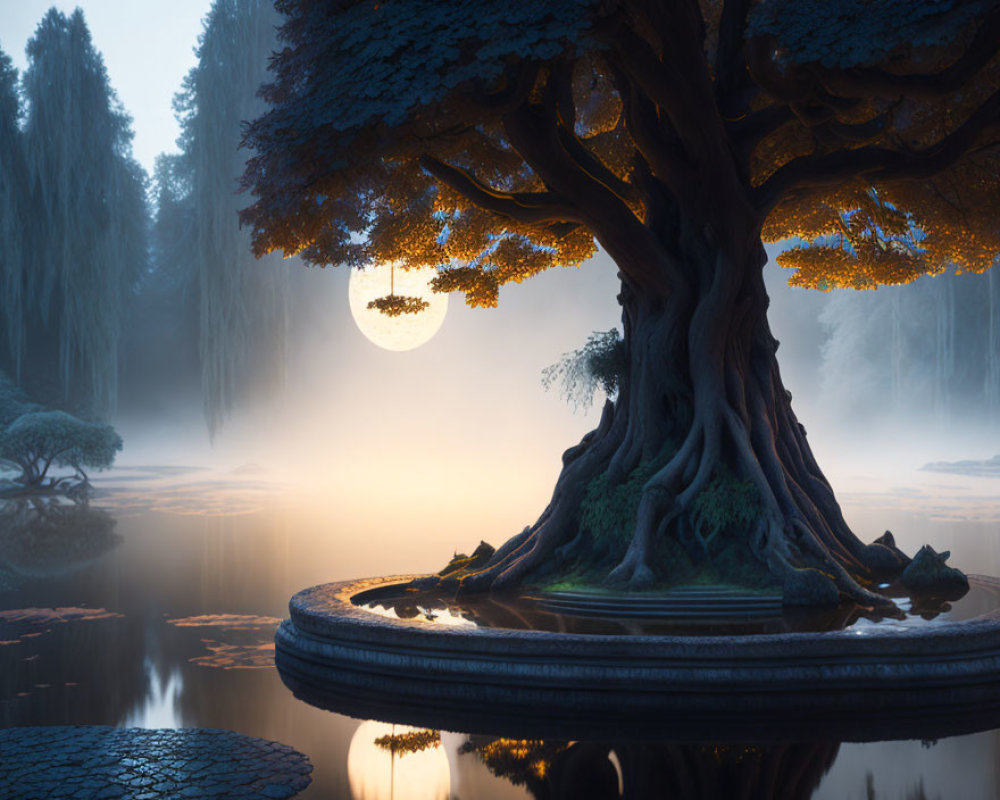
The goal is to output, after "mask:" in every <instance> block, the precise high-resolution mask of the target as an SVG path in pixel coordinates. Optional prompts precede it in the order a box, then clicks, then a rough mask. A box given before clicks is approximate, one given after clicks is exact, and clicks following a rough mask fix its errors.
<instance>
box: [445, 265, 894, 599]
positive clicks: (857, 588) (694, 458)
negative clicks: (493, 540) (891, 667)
mask: <svg viewBox="0 0 1000 800" xmlns="http://www.w3.org/2000/svg"><path fill="white" fill-rule="evenodd" d="M723 262H724V257H723V256H722V255H721V254H718V255H717V256H716V258H715V259H712V260H708V259H705V260H704V262H703V265H702V268H701V271H700V273H699V280H700V282H701V285H703V286H705V287H708V288H707V289H706V291H705V292H704V294H703V295H702V296H701V298H700V299H699V300H698V301H697V302H688V301H691V298H693V297H695V296H696V294H697V293H695V292H692V291H690V289H691V287H690V286H689V287H687V290H685V291H681V290H683V289H684V287H683V286H681V287H680V289H681V290H679V291H678V293H677V295H676V297H674V298H672V299H671V300H669V301H667V302H665V303H655V302H653V303H651V302H649V301H648V298H642V297H639V296H637V295H636V294H635V293H633V292H631V291H630V289H629V286H628V283H627V281H623V292H622V297H621V298H620V299H621V300H622V303H623V309H624V312H623V320H624V324H625V334H626V336H625V343H626V349H627V351H628V363H629V369H628V373H627V374H626V375H623V376H621V381H620V391H619V396H618V397H617V399H616V401H615V402H614V403H613V404H612V403H611V402H608V403H607V404H606V405H605V407H604V411H603V413H602V416H601V421H600V424H599V425H598V427H597V428H596V429H595V430H594V431H592V432H591V433H589V434H587V436H585V437H584V439H583V440H582V441H581V442H580V444H578V445H576V446H575V447H573V448H570V449H569V450H567V451H566V453H565V454H564V455H563V464H564V466H563V471H562V474H561V475H560V477H559V480H558V482H557V484H556V487H555V491H554V492H553V495H552V500H551V501H550V503H549V505H548V507H547V508H546V509H545V511H544V513H543V514H542V515H541V517H539V519H538V521H537V522H536V523H535V524H534V525H532V526H530V527H528V528H525V529H524V530H523V531H522V532H521V533H520V534H518V535H516V536H514V537H513V538H512V539H510V540H509V541H508V542H507V543H505V544H504V545H503V546H502V547H500V549H499V550H497V551H496V552H495V553H494V554H493V556H492V558H491V559H490V560H489V561H488V563H486V565H485V566H483V567H482V568H481V569H479V570H477V571H470V572H469V573H467V574H464V575H462V576H460V577H461V591H463V592H475V591H484V590H501V589H508V588H511V587H515V586H518V585H520V584H524V583H531V582H533V581H535V580H536V579H537V578H538V576H539V575H545V574H548V575H550V576H551V575H553V573H555V575H556V577H558V575H559V574H562V573H565V572H566V571H567V570H568V571H570V572H572V571H573V570H576V572H577V574H583V573H586V575H587V578H588V580H591V581H593V580H597V581H603V582H604V583H606V584H609V585H613V586H618V587H625V588H628V589H630V590H639V589H646V588H648V587H650V586H653V585H655V584H669V583H671V582H672V581H673V580H674V579H675V577H673V573H672V569H673V565H672V564H671V563H669V559H667V561H664V556H663V553H664V552H672V553H675V554H677V553H680V554H681V555H682V556H683V558H684V559H689V561H690V563H694V562H698V563H702V564H707V566H708V567H709V568H711V567H712V565H713V560H714V559H716V558H717V557H719V556H718V554H719V553H724V552H726V549H727V548H728V549H729V552H730V556H729V558H730V562H732V561H733V560H734V559H735V560H737V561H739V562H740V566H747V568H748V569H749V568H752V569H755V570H757V574H759V575H761V576H763V578H762V580H765V581H766V582H767V583H768V584H769V585H771V586H778V587H783V588H784V591H785V595H786V602H788V601H789V600H790V596H789V592H792V593H795V592H799V593H801V587H803V586H805V587H806V589H807V590H808V591H806V595H805V596H804V597H800V598H798V599H795V598H791V601H792V602H800V601H801V602H804V603H809V602H811V600H810V596H809V592H814V593H815V595H816V597H825V598H826V600H829V599H830V598H831V597H832V598H833V600H834V602H836V599H837V598H838V597H839V598H847V599H848V600H851V601H853V602H855V603H858V604H860V605H862V606H866V607H889V606H891V605H892V603H891V600H889V598H887V597H885V596H883V595H881V594H879V593H878V592H877V591H873V587H875V586H876V585H877V583H878V582H879V581H881V580H884V579H886V578H890V579H891V578H893V577H896V576H898V575H899V574H900V572H901V571H902V570H903V568H904V567H905V566H906V565H907V563H908V562H909V559H908V558H907V556H906V555H905V554H903V553H902V552H901V551H899V550H898V549H897V548H896V547H895V545H894V544H893V543H892V541H891V540H884V541H879V542H877V543H873V544H869V545H866V544H864V543H862V542H861V541H860V540H859V539H858V538H857V537H856V536H855V535H854V533H853V532H852V531H851V530H850V528H849V527H848V525H847V523H846V522H845V521H844V518H843V514H842V513H841V511H840V507H839V505H838V504H837V501H836V499H835V497H834V494H833V490H832V489H831V488H830V485H829V483H828V482H827V481H826V479H825V478H824V476H823V473H822V471H821V470H820V469H819V467H818V465H817V464H816V461H815V459H814V458H813V456H812V452H811V450H810V448H809V445H808V443H807V442H806V438H805V430H804V428H803V427H802V426H801V425H800V424H799V423H798V420H797V419H796V418H795V415H794V413H793V412H792V409H791V404H790V395H789V394H788V393H787V392H786V391H785V389H784V386H783V384H782V382H781V377H780V374H779V371H778V365H777V361H776V359H775V351H776V350H777V342H776V341H775V340H774V338H773V337H772V336H771V334H770V331H769V329H768V326H767V322H766V313H765V312H766V307H767V297H766V294H765V293H764V289H763V282H762V280H761V279H760V274H759V268H758V269H757V270H756V271H755V270H754V269H753V268H751V269H749V270H747V271H745V272H743V273H742V279H741V280H742V282H740V281H736V282H733V281H732V280H730V281H728V282H727V281H726V280H724V279H723V276H730V277H731V276H732V275H734V274H735V275H739V274H741V273H740V271H739V270H734V269H732V268H731V265H727V264H725V263H723ZM761 263H763V262H762V261H761ZM685 303H687V305H685ZM685 319H686V320H687V322H684V320H685ZM719 320H729V321H730V322H729V325H728V327H727V326H724V325H723V326H720V325H719ZM650 465H652V466H650ZM640 469H642V470H644V471H642V472H641V473H640V472H639V470H640ZM636 475H642V476H648V477H645V478H644V479H643V480H644V482H642V483H641V484H630V483H629V482H630V481H635V480H636V478H635V476H636ZM598 479H599V480H600V481H601V483H600V484H599V486H600V487H601V491H603V493H604V494H605V495H610V494H611V493H613V492H615V491H618V490H619V489H621V488H622V487H627V486H630V485H635V486H640V490H639V493H638V496H637V498H636V499H635V501H634V504H632V505H631V506H630V508H631V511H630V512H628V513H630V514H631V516H630V517H629V519H628V523H627V524H630V525H631V532H630V535H628V537H627V540H625V541H618V540H615V541H611V540H609V539H608V538H607V537H608V536H609V535H610V534H609V532H608V531H604V530H588V529H587V528H586V526H585V525H584V524H583V523H582V522H581V520H582V516H583V509H584V508H585V507H587V504H588V503H589V504H591V505H593V503H594V502H604V501H607V502H611V501H610V499H609V497H596V498H595V496H594V492H593V491H591V487H593V486H597V485H598V484H595V483H594V482H595V481H597V480H598ZM727 481H728V483H727ZM733 486H735V487H736V489H739V491H743V487H748V488H747V491H750V492H751V495H752V498H753V499H752V500H746V499H745V497H749V496H750V495H746V496H744V495H741V494H739V492H736V490H735V489H733V488H732V487H733ZM727 487H728V488H727ZM727 491H729V492H730V493H731V494H732V493H733V492H736V493H735V494H732V497H735V498H741V497H742V498H744V499H743V500H734V499H732V497H731V498H730V499H728V500H727V497H729V495H726V494H725V493H726V492H727ZM720 493H721V494H720ZM630 502H631V501H630ZM739 502H742V503H743V506H742V507H740V506H738V503H739ZM726 503H729V506H727V505H726ZM734 503H736V504H737V505H736V506H733V504H734ZM713 504H714V505H713ZM748 504H749V505H748ZM730 506H732V507H730ZM616 508H617V506H616ZM727 509H728V510H727ZM724 512H725V513H724ZM751 512H752V514H751ZM616 513H617V512H616ZM621 513H625V512H621ZM706 514H708V515H709V516H711V515H712V514H714V515H715V517H713V519H714V521H713V522H711V523H705V520H704V516H705V515H706ZM726 514H728V515H729V516H728V517H727V516H726ZM720 515H721V516H720ZM622 524H626V523H625V522H624V521H622ZM665 547H666V548H667V550H666V551H665V550H664V548H665ZM670 548H673V549H670ZM742 562H746V564H743V563H742ZM720 569H721V568H720ZM726 569H729V567H726ZM560 570H561V571H562V573H560ZM723 572H724V570H723ZM713 574H719V572H718V570H716V573H713ZM726 578H727V576H726V575H725V574H722V575H721V579H722V580H726Z"/></svg>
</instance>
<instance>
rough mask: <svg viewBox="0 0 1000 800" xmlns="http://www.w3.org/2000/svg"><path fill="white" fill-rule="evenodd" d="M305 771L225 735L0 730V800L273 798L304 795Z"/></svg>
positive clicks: (264, 745)
mask: <svg viewBox="0 0 1000 800" xmlns="http://www.w3.org/2000/svg"><path fill="white" fill-rule="evenodd" d="M310 772H312V765H311V764H310V763H309V759H308V758H307V757H306V756H305V755H303V754H302V753H300V752H298V751H296V750H293V749H292V748H291V747H289V746H288V745H284V744H281V743H279V742H270V741H267V740H266V739H254V738H251V737H249V736H243V735H241V734H238V733H233V732H232V731H221V730H211V729H205V728H188V729H180V730H148V729H141V728H129V729H121V728H111V727H104V726H73V727H35V728H6V729H2V730H0V798H3V799H4V800H49V799H50V798H51V799H52V800H56V798H59V799H60V800H106V799H107V800H110V799H111V798H120V800H161V798H162V799H163V800H167V798H169V800H186V798H192V800H209V798H227V799H231V800H251V799H253V800H257V799H258V798H274V800H280V799H281V798H288V797H293V796H294V795H296V794H298V793H299V792H301V791H302V790H303V789H305V788H306V786H308V785H309V782H310V780H311V779H310V777H309V773H310Z"/></svg>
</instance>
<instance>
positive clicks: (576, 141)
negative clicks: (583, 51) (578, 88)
mask: <svg viewBox="0 0 1000 800" xmlns="http://www.w3.org/2000/svg"><path fill="white" fill-rule="evenodd" d="M549 80H550V82H551V83H552V86H553V90H554V92H555V97H556V117H557V130H558V132H559V142H560V144H562V146H563V148H564V149H565V150H566V152H567V153H569V154H570V156H572V158H573V160H574V161H575V162H576V163H577V165H578V166H579V167H580V169H582V170H584V171H585V172H586V173H587V174H588V175H590V177H592V178H593V179H594V180H596V181H598V182H600V183H601V184H603V185H604V186H605V187H607V188H608V189H609V190H610V191H612V192H614V193H615V194H616V195H618V197H619V198H621V199H622V200H628V199H629V198H631V197H633V196H634V195H635V192H634V190H633V188H632V186H631V185H629V183H628V182H627V181H624V180H622V179H621V178H619V177H618V176H617V175H615V173H613V172H612V171H611V170H610V169H608V167H607V166H605V164H604V163H603V162H602V161H601V160H600V159H599V158H598V157H597V156H595V155H594V154H593V153H592V152H590V150H588V149H587V146H586V145H585V144H584V143H583V142H581V141H580V138H579V137H578V136H577V135H576V103H575V102H574V100H573V72H572V64H570V63H568V62H563V63H561V64H560V65H559V66H558V67H556V68H555V69H554V70H553V72H552V76H551V77H550V78H549Z"/></svg>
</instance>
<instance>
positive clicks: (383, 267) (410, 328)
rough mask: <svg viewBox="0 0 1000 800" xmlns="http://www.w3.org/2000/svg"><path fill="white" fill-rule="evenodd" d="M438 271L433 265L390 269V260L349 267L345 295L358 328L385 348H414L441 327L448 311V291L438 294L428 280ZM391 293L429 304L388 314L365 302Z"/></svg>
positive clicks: (426, 340)
mask: <svg viewBox="0 0 1000 800" xmlns="http://www.w3.org/2000/svg"><path fill="white" fill-rule="evenodd" d="M436 274H437V272H436V270H435V269H434V268H433V267H427V268H423V269H402V268H401V267H396V268H395V270H392V269H391V267H390V265H389V264H379V265H378V266H376V267H368V268H366V269H364V270H358V269H353V270H351V282H350V286H349V287H348V290H347V299H348V302H349V303H350V305H351V316H353V317H354V322H355V324H356V325H357V326H358V328H359V329H360V331H361V332H362V333H363V334H364V335H365V336H367V337H368V338H369V339H370V340H371V341H372V342H374V343H375V344H377V345H378V346H379V347H383V348H385V349H386V350H413V349H414V348H415V347H420V345H422V344H425V343H427V342H429V341H430V340H431V338H432V337H433V336H434V334H435V333H437V332H438V330H439V329H440V328H441V325H442V323H443V322H444V317H445V314H447V313H448V295H446V294H437V293H436V292H432V291H431V288H430V285H429V284H430V280H431V278H433V277H434V276H435V275H436ZM390 286H391V293H392V294H395V295H397V296H400V297H419V298H420V299H421V300H424V301H426V302H427V303H429V304H430V305H428V306H427V308H425V309H424V310H423V311H421V312H419V313H417V314H400V315H399V316H397V317H390V316H386V315H385V314H383V313H382V312H381V311H379V310H378V309H376V308H368V303H370V302H371V301H372V300H375V299H377V298H379V297H385V296H386V295H388V294H390Z"/></svg>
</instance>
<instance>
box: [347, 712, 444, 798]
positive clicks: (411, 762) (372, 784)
mask: <svg viewBox="0 0 1000 800" xmlns="http://www.w3.org/2000/svg"><path fill="white" fill-rule="evenodd" d="M418 730H420V729H419V728H410V727H407V726H406V725H390V724H389V723H387V722H362V723H361V725H360V726H359V727H358V729H357V731H356V732H355V733H354V738H353V739H351V747H350V749H349V750H348V753H347V780H348V783H349V784H350V786H351V797H352V798H354V800H448V797H449V796H450V792H451V779H450V777H449V770H448V756H447V755H446V754H445V752H444V749H443V748H442V747H441V746H440V745H439V746H437V747H428V748H427V749H426V750H421V751H420V752H417V753H405V754H402V755H401V754H399V753H397V754H395V755H393V754H392V753H391V752H389V750H387V749H385V748H383V747H379V746H378V745H377V744H375V740H376V739H378V738H379V737H381V736H391V735H396V736H398V735H400V734H403V733H410V732H413V731H418Z"/></svg>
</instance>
